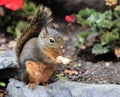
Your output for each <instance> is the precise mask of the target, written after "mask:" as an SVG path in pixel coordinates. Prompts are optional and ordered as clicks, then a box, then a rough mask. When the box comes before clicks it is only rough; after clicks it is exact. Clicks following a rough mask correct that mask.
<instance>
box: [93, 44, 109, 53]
mask: <svg viewBox="0 0 120 97" xmlns="http://www.w3.org/2000/svg"><path fill="white" fill-rule="evenodd" d="M107 52H109V48H108V47H103V46H102V45H101V44H96V45H95V46H94V47H93V48H92V53H93V54H95V55H99V54H105V53H107Z"/></svg>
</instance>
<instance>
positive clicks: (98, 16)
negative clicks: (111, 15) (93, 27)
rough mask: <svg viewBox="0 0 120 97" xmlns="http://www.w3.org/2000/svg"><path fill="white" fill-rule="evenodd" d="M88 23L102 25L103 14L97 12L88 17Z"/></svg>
mask: <svg viewBox="0 0 120 97" xmlns="http://www.w3.org/2000/svg"><path fill="white" fill-rule="evenodd" d="M87 21H89V22H90V23H100V22H101V21H102V14H101V13H98V12H95V13H93V14H91V15H90V17H88V19H87Z"/></svg>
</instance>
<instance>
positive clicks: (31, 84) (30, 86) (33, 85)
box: [28, 83, 36, 90]
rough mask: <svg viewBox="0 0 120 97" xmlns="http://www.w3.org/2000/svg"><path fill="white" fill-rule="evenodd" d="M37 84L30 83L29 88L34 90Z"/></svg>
mask: <svg viewBox="0 0 120 97" xmlns="http://www.w3.org/2000/svg"><path fill="white" fill-rule="evenodd" d="M35 86H36V84H35V83H28V88H29V89H31V90H33V89H34V88H35Z"/></svg>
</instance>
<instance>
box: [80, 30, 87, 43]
mask: <svg viewBox="0 0 120 97" xmlns="http://www.w3.org/2000/svg"><path fill="white" fill-rule="evenodd" d="M87 36H88V32H82V33H80V34H78V39H79V42H80V43H81V44H84V43H85V42H86V39H87Z"/></svg>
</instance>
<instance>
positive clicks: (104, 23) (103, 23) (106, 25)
mask: <svg viewBox="0 0 120 97" xmlns="http://www.w3.org/2000/svg"><path fill="white" fill-rule="evenodd" d="M99 25H100V26H101V27H102V28H108V29H110V28H111V27H112V26H113V22H112V21H109V20H104V21H101V23H99Z"/></svg>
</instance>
